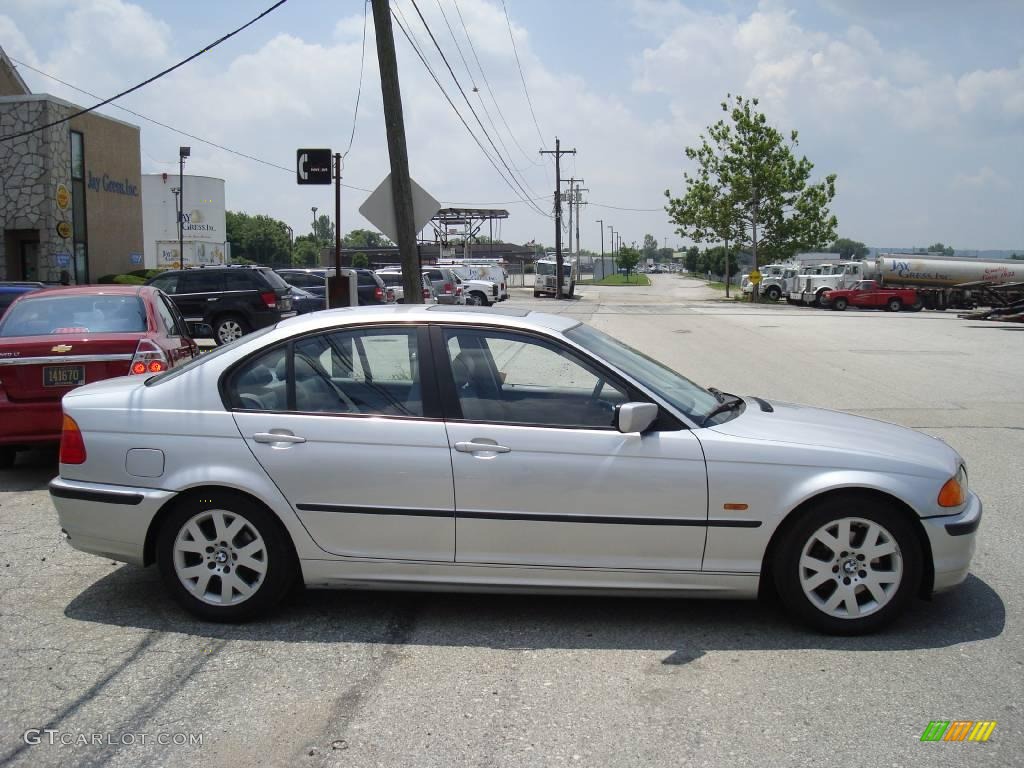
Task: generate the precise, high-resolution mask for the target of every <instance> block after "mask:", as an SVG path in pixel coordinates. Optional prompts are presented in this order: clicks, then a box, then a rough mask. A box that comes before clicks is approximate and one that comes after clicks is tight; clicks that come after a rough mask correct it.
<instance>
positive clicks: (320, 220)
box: [313, 213, 334, 243]
mask: <svg viewBox="0 0 1024 768" xmlns="http://www.w3.org/2000/svg"><path fill="white" fill-rule="evenodd" d="M313 239H314V240H316V241H318V242H320V243H333V242H334V222H333V221H332V220H331V217H330V216H328V215H327V214H326V213H321V214H320V215H319V216H317V217H316V219H314V220H313Z"/></svg>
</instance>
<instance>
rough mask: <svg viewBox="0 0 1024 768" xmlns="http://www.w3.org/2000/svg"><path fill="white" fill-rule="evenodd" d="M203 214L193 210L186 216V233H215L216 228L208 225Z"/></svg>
mask: <svg viewBox="0 0 1024 768" xmlns="http://www.w3.org/2000/svg"><path fill="white" fill-rule="evenodd" d="M204 218H205V217H204V216H203V212H202V211H199V210H195V209H193V210H192V211H190V212H189V213H186V214H184V219H185V224H184V229H185V231H186V232H213V231H214V227H213V225H212V224H207V223H206V222H205V221H204Z"/></svg>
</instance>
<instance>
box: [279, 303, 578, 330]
mask: <svg viewBox="0 0 1024 768" xmlns="http://www.w3.org/2000/svg"><path fill="white" fill-rule="evenodd" d="M366 322H371V323H396V324H397V323H409V322H433V323H446V322H447V323H479V324H482V325H496V326H503V327H510V328H525V329H528V328H533V327H537V326H540V327H542V328H546V329H548V330H552V331H557V332H559V333H562V332H564V331H567V330H569V329H570V328H575V327H576V326H577V325H579V324H580V321H579V320H577V319H576V318H573V317H565V316H564V315H551V314H548V313H546V312H536V311H533V310H529V309H520V308H518V307H479V306H460V305H448V304H426V305H424V304H384V305H376V306H365V307H339V308H336V309H327V310H322V311H320V312H314V313H312V314H308V315H298V316H296V317H292V318H289V319H287V320H282V321H281V322H280V323H278V325H277V327H278V328H281V329H282V330H284V329H287V330H297V331H300V332H301V331H303V330H307V329H308V330H316V329H318V328H321V327H327V326H330V325H332V324H335V323H337V324H344V325H355V324H358V323H366Z"/></svg>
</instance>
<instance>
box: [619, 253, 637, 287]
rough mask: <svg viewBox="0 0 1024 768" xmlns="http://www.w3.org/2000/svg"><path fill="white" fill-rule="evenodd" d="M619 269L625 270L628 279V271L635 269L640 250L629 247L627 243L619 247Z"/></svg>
mask: <svg viewBox="0 0 1024 768" xmlns="http://www.w3.org/2000/svg"><path fill="white" fill-rule="evenodd" d="M618 263H619V269H624V270H626V279H627V280H628V279H629V273H630V272H632V271H633V270H634V269H636V265H637V264H639V263H640V251H638V250H637V249H636V248H631V247H629V246H628V245H624V246H622V247H621V248H620V249H619V258H618Z"/></svg>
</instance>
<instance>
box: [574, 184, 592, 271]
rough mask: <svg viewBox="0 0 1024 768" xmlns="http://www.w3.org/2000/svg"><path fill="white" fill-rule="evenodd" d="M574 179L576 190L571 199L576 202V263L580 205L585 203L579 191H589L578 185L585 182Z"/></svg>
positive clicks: (578, 245) (577, 261)
mask: <svg viewBox="0 0 1024 768" xmlns="http://www.w3.org/2000/svg"><path fill="white" fill-rule="evenodd" d="M574 181H575V182H576V190H575V192H574V193H573V200H574V201H575V203H576V263H577V264H578V263H579V260H580V219H581V218H582V217H581V216H580V206H581V205H586V203H584V202H583V200H582V199H581V195H580V193H581V192H589V191H590V190H589V189H587V188H585V187H580V184H586V182H585V181H584V180H583V179H575V180H574Z"/></svg>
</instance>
